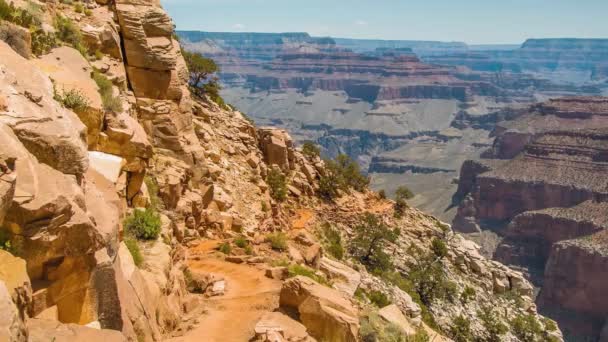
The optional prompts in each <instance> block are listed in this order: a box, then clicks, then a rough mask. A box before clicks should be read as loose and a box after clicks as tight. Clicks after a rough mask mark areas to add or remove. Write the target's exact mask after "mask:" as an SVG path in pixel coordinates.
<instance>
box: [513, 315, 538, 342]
mask: <svg viewBox="0 0 608 342" xmlns="http://www.w3.org/2000/svg"><path fill="white" fill-rule="evenodd" d="M511 332H512V333H513V335H515V336H516V337H517V338H519V340H520V341H522V342H537V341H540V340H541V336H542V333H543V330H542V326H541V325H540V323H539V322H538V320H537V319H536V317H535V316H534V315H532V314H524V315H519V316H517V317H515V318H514V319H513V320H512V321H511Z"/></svg>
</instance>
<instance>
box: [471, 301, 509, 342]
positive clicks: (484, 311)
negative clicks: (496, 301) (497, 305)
mask: <svg viewBox="0 0 608 342" xmlns="http://www.w3.org/2000/svg"><path fill="white" fill-rule="evenodd" d="M477 317H479V319H480V320H481V325H482V326H483V327H484V329H485V332H484V341H488V342H499V341H501V340H502V337H501V336H502V335H504V334H506V333H507V331H509V328H508V327H507V326H506V325H505V324H504V323H502V322H501V320H500V318H499V317H498V316H497V315H496V313H495V312H494V309H493V308H492V307H491V306H490V305H487V306H484V307H482V308H481V310H479V311H478V312H477Z"/></svg>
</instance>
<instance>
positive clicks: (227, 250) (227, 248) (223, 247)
mask: <svg viewBox="0 0 608 342" xmlns="http://www.w3.org/2000/svg"><path fill="white" fill-rule="evenodd" d="M217 250H218V251H220V252H222V253H224V254H230V253H232V246H231V245H230V243H228V242H224V243H222V244H221V245H220V246H219V247H218V248H217Z"/></svg>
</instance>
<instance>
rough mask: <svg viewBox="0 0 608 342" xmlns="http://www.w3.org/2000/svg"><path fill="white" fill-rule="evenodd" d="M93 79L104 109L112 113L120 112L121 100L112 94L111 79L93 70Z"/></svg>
mask: <svg viewBox="0 0 608 342" xmlns="http://www.w3.org/2000/svg"><path fill="white" fill-rule="evenodd" d="M93 80H95V83H97V86H98V87H99V95H101V101H102V103H103V108H104V110H106V111H108V112H113V113H120V112H122V110H123V108H122V101H121V100H120V97H118V96H115V95H114V88H113V85H112V81H110V80H109V79H108V78H107V77H106V76H105V75H103V74H101V73H99V72H93Z"/></svg>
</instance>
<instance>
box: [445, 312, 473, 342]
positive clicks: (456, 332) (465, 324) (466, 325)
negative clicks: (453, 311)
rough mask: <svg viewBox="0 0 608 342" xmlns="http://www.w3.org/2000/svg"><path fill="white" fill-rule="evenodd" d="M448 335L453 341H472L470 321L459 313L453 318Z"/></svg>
mask: <svg viewBox="0 0 608 342" xmlns="http://www.w3.org/2000/svg"><path fill="white" fill-rule="evenodd" d="M450 337H452V339H453V340H454V341H455V342H469V341H473V332H472V331H471V321H470V320H469V319H468V318H466V317H464V316H462V315H460V316H458V317H456V318H454V321H452V326H451V327H450Z"/></svg>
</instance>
